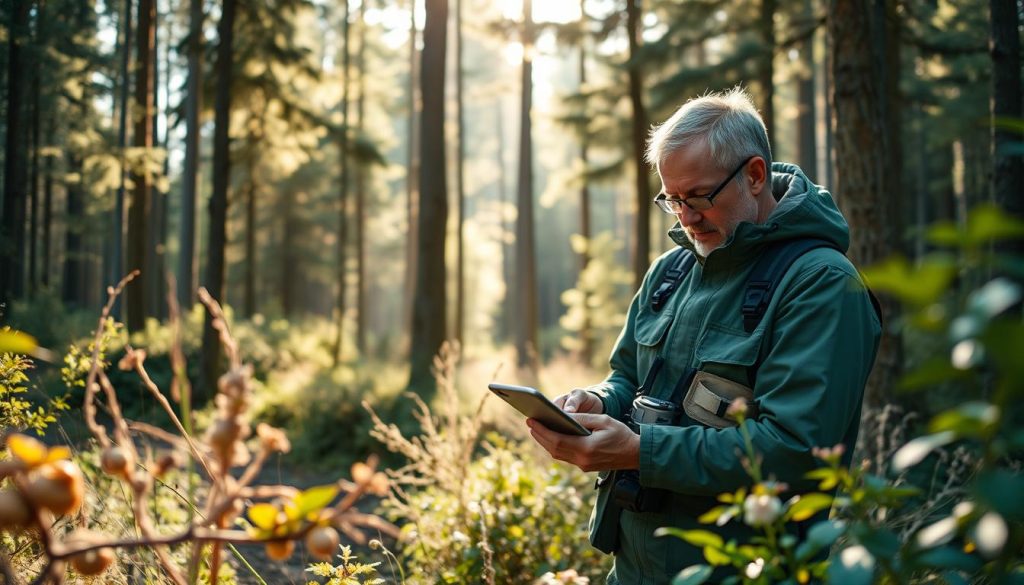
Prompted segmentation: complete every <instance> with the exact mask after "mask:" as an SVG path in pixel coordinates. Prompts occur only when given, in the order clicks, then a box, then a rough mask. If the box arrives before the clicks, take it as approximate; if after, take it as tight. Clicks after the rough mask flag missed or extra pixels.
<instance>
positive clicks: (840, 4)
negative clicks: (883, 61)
mask: <svg viewBox="0 0 1024 585" xmlns="http://www.w3.org/2000/svg"><path fill="white" fill-rule="evenodd" d="M872 2H873V0H831V1H830V10H829V13H828V14H829V16H828V34H829V37H830V41H831V47H832V80H833V82H834V87H833V92H832V106H833V107H832V111H833V115H834V119H833V125H834V131H835V141H836V161H837V165H836V166H837V168H836V191H837V192H838V193H840V194H841V200H840V201H841V205H842V209H843V213H844V214H845V215H846V218H847V221H848V222H849V224H850V236H851V245H850V257H851V258H852V259H853V260H854V262H856V263H857V264H859V265H861V266H867V265H870V264H873V263H876V262H879V261H881V260H882V259H884V258H886V257H888V256H889V255H890V254H891V253H892V252H893V250H894V245H895V242H896V241H897V238H898V233H897V222H898V217H899V215H898V207H897V202H898V200H899V197H894V196H893V194H894V193H898V190H897V189H898V185H893V184H891V180H892V179H891V175H890V174H889V173H887V172H886V166H887V164H889V163H888V162H887V158H888V157H890V156H892V152H891V147H892V141H891V138H890V134H891V132H890V131H896V130H898V128H897V129H892V128H890V127H888V123H889V120H888V118H887V115H886V112H887V110H886V107H885V100H886V97H887V93H886V86H885V80H886V79H887V77H886V75H885V72H884V71H880V70H879V68H878V65H877V61H875V58H874V55H876V54H884V49H885V47H877V46H876V44H877V43H879V42H881V41H882V40H884V39H885V38H886V35H884V34H879V33H878V30H879V29H878V27H884V22H878V21H877V12H876V11H874V10H873V9H872V4H871V3H872ZM873 14H874V15H875V18H872V15H873ZM865 47H871V48H872V49H874V51H865V50H864V48H865ZM882 311H883V317H884V320H885V322H886V323H893V322H894V318H895V315H896V311H897V306H896V304H895V303H894V302H893V301H892V300H891V299H888V298H883V299H882ZM900 363H901V342H900V338H899V336H898V335H896V334H895V333H893V329H892V328H886V329H885V330H884V331H883V334H882V340H881V346H880V347H879V352H878V359H877V361H876V363H875V367H874V370H873V371H872V373H871V376H870V377H869V379H868V384H867V388H866V389H865V401H866V402H867V404H868V405H870V406H873V407H874V406H879V405H881V404H882V403H884V402H886V401H887V400H888V399H889V397H890V396H891V392H892V388H893V385H894V384H895V382H896V379H897V377H898V376H899V372H900Z"/></svg>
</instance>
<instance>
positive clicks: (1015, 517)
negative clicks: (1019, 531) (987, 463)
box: [974, 469, 1024, 522]
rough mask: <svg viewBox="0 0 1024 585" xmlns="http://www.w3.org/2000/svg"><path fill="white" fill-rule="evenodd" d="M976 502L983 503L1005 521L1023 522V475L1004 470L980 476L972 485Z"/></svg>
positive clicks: (992, 471)
mask: <svg viewBox="0 0 1024 585" xmlns="http://www.w3.org/2000/svg"><path fill="white" fill-rule="evenodd" d="M974 490H975V493H976V494H977V497H978V500H980V501H981V502H984V503H985V504H986V505H988V506H989V507H991V508H992V509H993V510H995V511H996V512H999V513H1000V514H1002V515H1003V517H1005V518H1006V519H1007V520H1009V521H1012V522H1020V521H1022V520H1024V498H1021V497H1020V494H1022V493H1024V475H1022V474H1021V473H1014V472H1012V471H1009V470H1005V469H997V470H991V471H988V472H986V473H984V474H983V475H980V476H979V477H978V479H977V481H976V482H975V484H974Z"/></svg>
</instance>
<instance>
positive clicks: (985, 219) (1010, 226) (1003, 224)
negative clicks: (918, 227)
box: [927, 204, 1024, 248]
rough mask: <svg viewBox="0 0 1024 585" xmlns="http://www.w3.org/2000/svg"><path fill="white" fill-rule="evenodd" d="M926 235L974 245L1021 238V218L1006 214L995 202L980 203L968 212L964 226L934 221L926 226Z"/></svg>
mask: <svg viewBox="0 0 1024 585" xmlns="http://www.w3.org/2000/svg"><path fill="white" fill-rule="evenodd" d="M927 237H928V240H930V241H931V242H932V243H933V244H938V245H940V246H949V247H954V248H976V247H978V246H981V245H983V244H987V243H989V242H992V241H996V240H1007V239H1018V238H1024V221H1020V220H1018V219H1015V218H1013V217H1011V216H1009V215H1007V214H1006V212H1004V211H1003V210H1002V209H1000V208H999V207H998V206H996V205H992V204H982V205H978V206H975V207H974V209H972V210H971V211H970V213H968V215H967V225H966V226H963V227H960V226H956V225H954V224H953V223H950V222H942V223H938V224H935V225H933V226H932V227H931V229H929V230H928V236H927Z"/></svg>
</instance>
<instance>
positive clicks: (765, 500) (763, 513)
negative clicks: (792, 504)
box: [743, 494, 782, 526]
mask: <svg viewBox="0 0 1024 585" xmlns="http://www.w3.org/2000/svg"><path fill="white" fill-rule="evenodd" d="M781 513H782V502H781V501H779V498H777V497H775V496H771V495H768V494H762V495H759V496H755V495H754V494H750V495H749V496H747V499H746V500H744V501H743V521H744V522H746V523H747V524H749V525H750V526H764V525H766V524H771V523H772V522H774V521H775V519H776V518H778V517H779V514H781Z"/></svg>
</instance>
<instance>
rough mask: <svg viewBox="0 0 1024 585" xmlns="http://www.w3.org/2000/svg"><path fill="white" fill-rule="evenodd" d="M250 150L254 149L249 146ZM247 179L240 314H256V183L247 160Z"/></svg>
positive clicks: (252, 170) (250, 160)
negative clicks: (243, 274) (243, 270)
mask: <svg viewBox="0 0 1024 585" xmlns="http://www.w3.org/2000/svg"><path fill="white" fill-rule="evenodd" d="M250 148H254V146H253V145H250ZM248 172H249V178H248V179H247V180H246V183H245V260H244V262H245V278H244V285H243V292H242V297H243V301H242V314H243V315H245V317H246V318H252V316H253V315H255V314H256V182H255V179H254V178H253V173H255V169H254V168H253V163H252V159H251V158H250V159H249V168H248Z"/></svg>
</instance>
